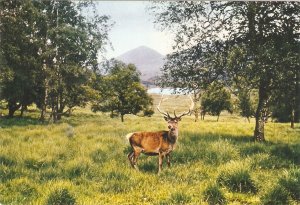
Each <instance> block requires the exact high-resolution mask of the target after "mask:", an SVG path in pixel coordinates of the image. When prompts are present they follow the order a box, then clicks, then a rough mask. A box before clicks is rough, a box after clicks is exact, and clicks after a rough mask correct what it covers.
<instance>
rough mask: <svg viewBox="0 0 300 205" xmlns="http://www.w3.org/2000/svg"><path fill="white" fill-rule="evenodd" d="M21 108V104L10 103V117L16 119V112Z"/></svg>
mask: <svg viewBox="0 0 300 205" xmlns="http://www.w3.org/2000/svg"><path fill="white" fill-rule="evenodd" d="M20 107H21V104H17V103H15V102H8V117H9V118H12V117H14V114H15V112H16V111H17V110H18V109H19V108H20Z"/></svg>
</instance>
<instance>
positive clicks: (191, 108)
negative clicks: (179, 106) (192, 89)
mask: <svg viewBox="0 0 300 205" xmlns="http://www.w3.org/2000/svg"><path fill="white" fill-rule="evenodd" d="M189 97H190V100H191V106H190V108H189V111H187V112H184V113H182V114H181V115H179V116H178V117H177V116H176V113H175V110H174V116H175V117H176V118H181V117H183V116H185V115H190V114H191V111H192V110H193V108H194V105H195V103H194V101H193V99H192V97H191V95H189Z"/></svg>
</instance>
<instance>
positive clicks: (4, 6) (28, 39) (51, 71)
mask: <svg viewBox="0 0 300 205" xmlns="http://www.w3.org/2000/svg"><path fill="white" fill-rule="evenodd" d="M93 8H94V7H93V3H86V4H83V3H82V4H81V3H80V4H77V3H74V2H72V1H29V0H26V1H22V2H3V1H1V3H0V9H1V11H3V14H2V13H1V15H0V21H1V25H0V32H1V39H0V40H1V44H0V45H1V46H0V58H1V63H3V65H1V67H0V70H1V77H0V88H1V93H0V99H1V100H2V99H5V100H6V101H7V102H8V109H9V113H8V115H9V116H10V117H12V116H13V115H14V113H15V111H17V110H18V109H19V108H21V109H22V112H21V114H23V111H24V110H25V109H26V108H27V106H28V105H30V104H32V103H33V102H34V103H36V104H37V106H38V107H39V108H40V109H41V119H44V118H45V112H46V108H47V106H48V108H50V109H51V117H52V118H53V120H54V121H56V120H59V119H60V118H61V116H62V115H64V114H65V112H64V111H65V109H66V108H67V109H72V108H73V107H75V106H85V105H86V103H87V102H88V101H89V100H90V98H91V97H92V95H93V94H95V92H93V91H92V89H91V87H90V85H91V79H92V76H93V72H94V71H95V70H96V69H97V66H98V65H97V60H98V53H99V52H101V51H103V49H104V46H106V44H107V42H108V30H109V29H110V27H111V26H112V25H111V24H110V23H109V17H108V16H99V15H97V14H96V12H90V15H89V16H85V15H84V14H83V13H84V10H89V9H93ZM54 14H55V15H54Z"/></svg>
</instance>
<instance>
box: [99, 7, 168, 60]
mask: <svg viewBox="0 0 300 205" xmlns="http://www.w3.org/2000/svg"><path fill="white" fill-rule="evenodd" d="M149 4H151V3H150V2H147V1H97V2H96V5H97V12H98V13H99V14H102V15H103V14H105V15H109V16H110V17H111V20H112V21H114V22H115V24H114V26H113V27H112V29H111V31H110V32H109V39H110V41H111V43H112V46H113V49H114V50H112V49H111V48H109V47H107V53H106V55H105V56H106V57H107V58H112V57H117V56H119V55H121V54H123V53H125V52H126V51H129V50H131V49H134V48H136V47H139V46H147V47H150V48H152V49H154V50H156V51H158V52H159V53H161V54H163V55H166V54H168V53H170V52H171V51H172V44H173V40H172V39H173V37H172V35H171V34H170V33H168V32H166V31H165V32H162V31H159V30H158V29H157V28H155V24H154V23H153V20H154V18H153V16H152V15H151V14H150V13H149V12H147V10H146V7H147V6H148V5H149Z"/></svg>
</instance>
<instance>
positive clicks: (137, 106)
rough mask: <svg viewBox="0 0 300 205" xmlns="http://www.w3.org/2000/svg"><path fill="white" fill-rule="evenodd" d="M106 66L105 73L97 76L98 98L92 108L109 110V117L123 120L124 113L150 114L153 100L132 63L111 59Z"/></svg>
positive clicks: (103, 110)
mask: <svg viewBox="0 0 300 205" xmlns="http://www.w3.org/2000/svg"><path fill="white" fill-rule="evenodd" d="M107 66H108V67H106V71H107V73H106V75H104V76H98V78H97V81H96V85H95V89H96V90H98V91H99V98H98V99H97V101H96V102H94V103H93V105H92V110H93V111H94V112H96V111H102V112H110V113H111V117H114V116H120V117H121V121H122V122H124V115H126V114H133V115H137V114H138V113H139V112H141V111H142V112H144V115H146V116H151V115H152V114H153V113H154V111H153V108H152V105H153V100H152V98H151V97H150V96H148V94H147V91H146V89H145V88H144V87H143V86H142V84H141V82H140V77H139V75H140V74H139V73H138V71H137V70H136V67H135V66H134V65H133V64H128V65H126V64H124V63H122V62H119V61H115V60H112V61H110V62H109V64H108V65H107Z"/></svg>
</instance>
